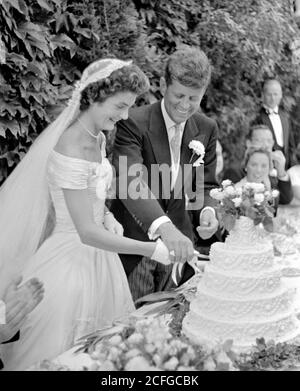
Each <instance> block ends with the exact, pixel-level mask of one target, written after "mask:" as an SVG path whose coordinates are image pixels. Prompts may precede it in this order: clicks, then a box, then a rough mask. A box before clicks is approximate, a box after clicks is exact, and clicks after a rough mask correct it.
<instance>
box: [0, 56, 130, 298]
mask: <svg viewBox="0 0 300 391" xmlns="http://www.w3.org/2000/svg"><path fill="white" fill-rule="evenodd" d="M130 64H131V61H121V60H118V59H103V60H98V61H95V62H94V63H92V64H90V65H89V66H88V67H87V68H86V69H85V70H84V72H83V74H82V77H81V79H80V81H79V82H77V83H76V85H75V88H74V91H73V94H72V97H71V99H70V100H69V102H68V106H67V107H66V108H65V109H64V110H63V111H62V113H61V114H60V115H59V116H58V117H57V119H56V120H55V121H54V122H53V123H51V124H50V125H49V126H48V127H47V128H46V129H45V130H44V131H43V132H42V133H41V135H40V136H39V137H38V138H37V139H36V140H35V142H34V143H33V145H32V147H31V148H30V149H29V151H28V152H27V154H26V155H25V156H24V158H23V159H22V161H21V162H20V163H19V164H18V166H17V167H16V168H15V169H14V171H13V172H12V173H11V175H10V176H9V177H8V178H7V180H6V181H5V182H4V184H3V185H2V187H1V188H0V299H1V297H2V294H3V291H4V289H5V287H6V285H7V284H8V282H9V281H10V279H11V277H12V276H14V275H15V274H16V273H22V270H23V268H24V265H25V264H26V262H27V261H28V260H29V259H30V257H31V256H32V255H33V254H34V253H35V251H36V250H37V248H38V246H39V242H40V239H41V237H43V235H44V231H45V228H46V222H47V217H48V212H49V208H50V205H51V203H50V196H49V191H48V185H47V179H46V170H47V160H48V157H49V154H50V152H51V151H52V149H53V148H54V146H55V145H56V143H57V141H58V139H59V137H60V136H61V134H62V133H63V132H64V130H65V129H67V127H68V126H69V125H70V124H71V123H72V122H73V121H74V120H75V119H76V118H77V116H78V114H79V103H80V96H81V92H82V91H83V90H84V88H85V87H86V86H87V85H89V84H91V83H94V82H97V81H99V80H101V79H103V78H106V77H108V76H109V75H110V74H111V73H112V72H113V71H115V70H117V69H119V68H122V67H124V66H126V65H130Z"/></svg>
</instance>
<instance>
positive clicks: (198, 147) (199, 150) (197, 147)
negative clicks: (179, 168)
mask: <svg viewBox="0 0 300 391" xmlns="http://www.w3.org/2000/svg"><path fill="white" fill-rule="evenodd" d="M189 148H190V149H192V150H193V154H192V156H191V159H190V162H191V161H192V159H193V157H194V156H195V154H196V155H198V156H199V157H198V159H197V160H196V161H195V162H194V163H193V167H199V166H201V164H203V163H204V160H203V158H204V156H205V147H204V145H203V144H202V143H201V141H199V140H192V141H190V143H189Z"/></svg>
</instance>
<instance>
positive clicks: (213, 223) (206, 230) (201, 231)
mask: <svg viewBox="0 0 300 391" xmlns="http://www.w3.org/2000/svg"><path fill="white" fill-rule="evenodd" d="M218 227H219V222H218V220H217V218H216V216H215V214H214V213H213V211H211V210H209V209H208V210H205V211H203V213H202V214H201V215H200V219H199V226H198V227H197V228H196V229H197V232H198V235H199V236H200V238H202V239H204V240H206V239H209V238H210V237H212V236H213V234H214V233H216V232H217V230H218Z"/></svg>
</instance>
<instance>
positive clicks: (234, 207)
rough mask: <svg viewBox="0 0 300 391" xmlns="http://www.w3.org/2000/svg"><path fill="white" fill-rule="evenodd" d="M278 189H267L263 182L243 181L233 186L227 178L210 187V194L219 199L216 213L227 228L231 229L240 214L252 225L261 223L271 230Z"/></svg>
mask: <svg viewBox="0 0 300 391" xmlns="http://www.w3.org/2000/svg"><path fill="white" fill-rule="evenodd" d="M278 195H279V192H278V190H271V191H269V190H267V189H266V187H265V185H264V184H263V183H250V182H247V183H245V185H244V186H242V187H238V186H235V185H234V184H233V183H232V182H231V181H230V180H229V179H226V180H224V181H223V182H222V183H221V187H220V188H217V189H212V190H211V191H210V196H211V197H212V198H214V199H216V200H218V201H219V206H218V208H217V210H218V214H219V216H220V218H221V221H222V222H223V225H224V227H225V228H226V229H227V230H231V229H232V228H233V226H234V224H235V221H236V220H237V219H238V218H239V217H240V216H246V217H249V218H250V219H252V220H253V222H254V225H258V224H260V223H262V224H263V226H264V227H265V229H266V230H268V231H272V230H273V216H274V208H273V206H272V205H273V203H274V199H275V198H276V197H278Z"/></svg>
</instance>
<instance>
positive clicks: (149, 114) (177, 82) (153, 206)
mask: <svg viewBox="0 0 300 391" xmlns="http://www.w3.org/2000/svg"><path fill="white" fill-rule="evenodd" d="M210 76H211V65H210V63H209V60H208V58H207V57H206V55H205V54H204V53H203V52H202V51H201V50H199V49H198V48H190V47H188V48H186V49H181V50H178V51H176V52H175V53H173V54H172V55H171V56H170V57H169V59H168V61H167V64H166V69H165V75H164V77H161V80H160V90H161V93H162V95H163V99H162V101H160V102H156V103H154V104H152V105H147V106H142V107H138V108H134V109H132V110H131V111H130V112H129V118H128V119H126V120H123V121H119V122H118V124H117V132H116V138H115V144H114V148H113V165H114V167H115V169H116V175H117V195H118V198H117V199H115V200H114V201H113V203H112V208H111V210H112V212H113V213H114V215H115V217H116V219H117V220H118V221H119V222H120V223H121V224H122V225H123V227H124V235H125V236H128V237H131V238H135V239H139V240H145V241H146V240H149V239H156V238H157V237H161V239H162V240H163V242H164V243H165V244H166V246H167V247H168V249H169V251H174V253H175V261H178V262H182V263H184V267H183V273H182V275H181V281H180V284H182V283H183V282H185V281H186V280H187V279H189V278H190V277H191V276H192V275H193V274H194V270H193V269H192V268H191V266H190V265H189V264H188V261H190V260H191V259H192V257H193V251H194V248H193V232H196V235H199V236H200V237H202V239H208V238H210V237H211V236H213V234H214V233H215V232H216V231H217V229H218V221H217V219H216V214H215V211H214V209H213V207H209V205H211V206H213V205H214V201H213V200H212V199H211V198H210V197H209V194H208V193H209V191H210V189H212V188H214V187H216V186H218V184H217V183H216V180H215V169H216V140H217V125H216V123H215V121H213V120H212V119H209V118H208V117H206V116H205V115H204V114H199V112H198V111H199V107H200V103H201V100H202V98H203V95H204V93H205V91H206V88H207V86H208V84H209V81H210ZM191 141H195V142H196V145H197V146H199V145H201V143H202V144H203V146H204V148H205V156H204V164H202V165H200V166H198V167H193V164H194V163H195V162H196V161H197V159H198V158H199V156H198V155H197V153H195V152H194V153H193V150H192V149H191V148H189V144H190V142H191ZM199 142H200V143H199ZM193 144H195V143H193ZM200 157H201V156H200ZM166 168H169V174H170V175H169V177H168V176H167V175H165V174H166ZM185 169H186V170H185ZM137 171H138V172H139V178H138V175H137V174H136V175H134V173H135V172H137ZM137 179H140V180H139V181H137ZM137 183H139V184H140V186H136V184H137ZM125 187H126V188H127V190H128V191H127V192H126V194H124V188H125ZM134 189H135V191H134ZM187 199H188V200H189V202H188V203H187ZM205 206H206V207H205ZM207 206H208V207H207ZM188 209H189V210H188ZM120 257H121V260H122V263H123V266H124V269H125V271H126V274H127V277H128V282H129V286H130V289H131V293H132V295H133V299H134V300H136V299H138V298H139V297H142V296H144V295H146V294H149V293H152V292H156V291H161V290H166V289H170V288H172V287H174V286H175V285H174V284H173V282H172V279H171V271H172V264H171V265H167V266H165V265H162V264H159V263H157V262H155V261H153V260H150V259H149V258H148V259H147V258H145V257H144V258H143V257H140V256H136V255H124V254H120Z"/></svg>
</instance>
